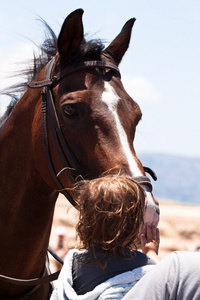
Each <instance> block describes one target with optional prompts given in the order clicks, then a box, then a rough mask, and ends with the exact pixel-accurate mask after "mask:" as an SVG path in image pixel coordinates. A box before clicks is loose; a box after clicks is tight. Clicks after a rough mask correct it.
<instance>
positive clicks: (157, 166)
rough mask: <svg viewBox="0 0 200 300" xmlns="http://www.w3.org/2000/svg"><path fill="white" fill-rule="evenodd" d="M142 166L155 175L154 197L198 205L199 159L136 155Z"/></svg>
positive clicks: (199, 187)
mask: <svg viewBox="0 0 200 300" xmlns="http://www.w3.org/2000/svg"><path fill="white" fill-rule="evenodd" d="M138 157H139V159H140V161H141V162H142V164H143V165H144V166H147V167H150V168H151V169H153V170H154V172H155V173H156V174H157V177H158V180H157V181H153V179H152V182H153V186H154V195H155V197H157V198H167V199H173V200H176V201H181V202H184V203H193V204H200V158H190V157H180V156H173V155H166V154H146V153H145V154H138Z"/></svg>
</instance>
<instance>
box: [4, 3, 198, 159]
mask: <svg viewBox="0 0 200 300" xmlns="http://www.w3.org/2000/svg"><path fill="white" fill-rule="evenodd" d="M77 8H83V9H84V11H85V12H84V15H83V22H84V28H85V32H86V33H88V35H89V36H90V37H94V38H102V39H103V41H105V44H106V45H107V43H108V42H111V41H112V39H113V38H114V37H115V36H116V35H117V34H118V33H119V31H120V30H121V28H122V26H123V25H124V23H125V22H126V21H127V20H128V19H130V18H132V17H135V18H136V19H137V20H136V22H135V25H134V28H133V32H132V38H131V43H130V47H129V49H128V51H127V53H126V55H125V57H124V59H123V61H122V63H121V65H120V70H121V73H122V82H123V83H124V86H125V87H126V89H127V91H128V92H129V94H130V95H131V96H132V97H133V99H134V100H136V101H137V102H138V104H139V105H140V107H141V109H142V112H143V119H142V121H141V122H140V124H139V126H138V129H137V134H136V140H135V142H134V144H135V149H136V152H137V153H138V155H139V153H141V152H151V153H167V154H175V155H179V156H192V157H200V117H199V114H200V18H199V15H200V1H199V0H190V1H185V0H176V1H174V0H168V1H159V0H152V1H151V0H146V1H144V0H140V1H139V0H137V1H134V0H123V1H116V0H115V1H113V0H109V1H105V0H102V1H95V0H93V1H89V0H85V1H78V0H73V1H66V0H65V1H64V0H57V1H52V0H48V1H47V0H34V1H28V0H26V1H25V0H17V1H16V0H9V1H3V2H2V3H1V10H0V89H1V88H3V87H5V86H7V85H9V84H10V83H13V79H12V80H11V79H10V80H8V79H3V78H5V77H6V76H7V75H9V72H12V71H13V70H18V69H19V64H17V63H18V62H20V61H22V60H24V59H26V58H28V57H31V55H32V47H33V45H32V43H31V41H30V40H33V41H34V42H35V43H41V42H42V40H43V37H44V35H43V28H42V26H41V24H40V22H38V21H37V20H36V19H38V17H39V16H40V17H42V18H43V19H45V20H46V21H47V23H48V24H49V25H50V26H51V27H52V28H53V29H54V31H55V32H56V33H57V34H58V33H59V29H60V26H61V25H62V22H63V20H64V18H65V17H66V16H67V15H68V14H69V13H70V12H71V11H73V10H75V9H77ZM26 38H29V39H30V40H29V39H26ZM7 102H8V100H7V99H6V98H5V97H0V113H1V114H2V113H3V111H4V109H5V106H6V105H7Z"/></svg>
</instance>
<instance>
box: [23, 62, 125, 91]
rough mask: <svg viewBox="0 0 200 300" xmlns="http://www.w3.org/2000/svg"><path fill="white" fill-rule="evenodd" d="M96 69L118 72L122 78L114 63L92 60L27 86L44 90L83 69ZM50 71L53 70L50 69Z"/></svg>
mask: <svg viewBox="0 0 200 300" xmlns="http://www.w3.org/2000/svg"><path fill="white" fill-rule="evenodd" d="M51 62H53V63H54V58H53V59H52V61H51ZM91 68H92V69H94V68H100V69H110V70H112V71H114V72H116V73H117V74H118V75H119V76H120V71H119V69H118V67H117V66H116V65H114V64H112V63H109V62H103V61H98V60H94V61H93V60H92V61H85V62H82V63H79V64H76V65H73V66H70V67H68V68H66V69H64V70H63V71H61V72H59V73H57V74H56V75H54V76H53V77H47V76H45V79H44V80H42V81H32V82H29V83H28V84H27V85H28V87H30V88H42V87H45V86H52V85H54V86H55V85H56V84H58V83H59V81H60V80H61V79H63V78H64V77H66V76H67V75H69V74H71V73H73V72H77V71H80V70H82V69H91ZM48 69H51V68H49V67H48Z"/></svg>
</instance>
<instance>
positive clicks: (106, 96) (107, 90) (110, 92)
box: [101, 82, 142, 177]
mask: <svg viewBox="0 0 200 300" xmlns="http://www.w3.org/2000/svg"><path fill="white" fill-rule="evenodd" d="M101 100H102V101H103V102H104V103H106V104H107V106H108V109H109V111H110V113H111V114H112V115H113V117H114V119H115V123H116V129H117V133H118V137H119V141H120V144H121V149H122V150H123V152H124V156H125V157H126V160H127V162H128V165H129V168H130V171H131V175H132V176H133V177H135V176H141V175H142V174H141V171H140V169H139V168H138V165H137V162H136V160H135V157H134V156H133V154H132V152H131V149H130V146H129V143H128V139H127V135H126V132H125V130H124V128H123V126H122V124H121V122H120V119H119V116H118V113H117V104H118V102H119V100H120V98H119V97H118V95H117V94H116V92H115V90H114V89H113V87H112V86H111V84H110V83H109V82H105V83H104V92H103V93H102V98H101Z"/></svg>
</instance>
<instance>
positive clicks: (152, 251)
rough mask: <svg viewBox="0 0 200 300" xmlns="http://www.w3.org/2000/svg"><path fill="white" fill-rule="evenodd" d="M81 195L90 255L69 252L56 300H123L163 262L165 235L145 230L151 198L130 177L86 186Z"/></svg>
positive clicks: (81, 230)
mask: <svg viewBox="0 0 200 300" xmlns="http://www.w3.org/2000/svg"><path fill="white" fill-rule="evenodd" d="M78 192H79V196H78V199H77V201H78V203H79V205H80V208H79V212H80V216H79V221H78V224H77V228H76V229H77V233H78V236H79V238H80V241H81V243H82V248H83V249H85V250H76V249H75V250H71V251H69V253H68V255H67V257H66V259H65V263H64V266H63V268H62V271H61V274H60V276H59V279H58V283H57V287H56V290H55V291H54V292H53V294H52V297H51V299H52V300H55V299H59V300H62V299H71V300H72V299H88V300H89V299H108V298H109V297H111V296H112V297H114V298H113V299H122V298H123V296H124V295H125V294H126V293H127V292H128V291H129V290H130V289H131V288H132V287H133V286H134V284H135V283H136V282H137V281H138V280H139V279H140V278H141V277H142V276H143V275H145V274H146V273H147V272H148V271H149V270H150V269H152V268H153V266H154V265H155V260H157V259H158V258H157V254H158V247H159V231H158V229H156V228H155V226H154V224H147V225H145V226H144V224H143V214H144V211H145V193H144V191H143V189H142V187H141V186H140V185H139V184H138V183H137V182H136V181H134V180H133V179H132V178H131V177H130V176H128V175H107V176H104V177H101V178H98V179H94V180H91V181H86V182H84V184H82V185H81V186H79V189H78ZM139 239H140V240H141V246H142V251H143V253H141V252H140V251H137V246H136V245H137V243H138V242H139ZM147 255H149V256H147ZM151 257H152V258H151Z"/></svg>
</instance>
